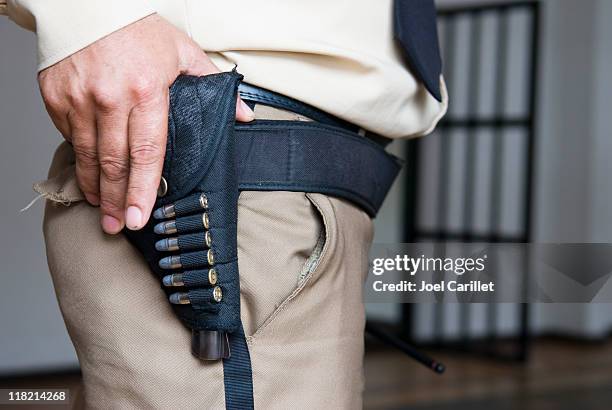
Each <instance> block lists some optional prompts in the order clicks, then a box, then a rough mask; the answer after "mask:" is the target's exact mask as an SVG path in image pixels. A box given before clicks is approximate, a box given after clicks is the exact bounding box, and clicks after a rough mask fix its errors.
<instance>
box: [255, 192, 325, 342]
mask: <svg viewBox="0 0 612 410" xmlns="http://www.w3.org/2000/svg"><path fill="white" fill-rule="evenodd" d="M306 198H307V199H308V201H309V203H310V206H311V207H312V210H313V211H314V214H315V216H316V218H317V220H318V224H319V227H320V230H319V234H318V236H317V239H316V241H315V243H314V246H313V248H312V252H311V253H310V255H309V256H308V257H307V258H306V260H305V262H304V264H303V266H302V267H301V269H300V270H299V272H296V273H295V275H296V277H297V282H296V286H295V287H294V288H293V290H292V291H291V292H290V293H289V294H287V296H286V297H285V298H284V299H283V300H282V302H281V303H280V304H278V305H277V306H276V308H275V309H274V310H273V311H272V312H271V313H270V315H269V316H267V318H266V320H265V321H264V322H263V323H262V324H261V325H260V326H258V327H257V329H256V330H255V332H254V333H253V334H252V336H251V337H252V338H256V337H257V336H258V335H260V334H261V333H263V332H264V330H265V329H266V328H267V327H269V326H270V324H272V323H273V322H274V321H275V319H276V317H277V316H278V315H279V314H280V313H281V312H282V311H284V310H285V309H290V305H291V303H292V301H293V300H294V299H295V298H296V297H297V296H298V295H300V294H301V293H302V292H305V291H307V289H308V288H309V287H310V286H311V283H312V281H313V279H314V277H316V276H317V275H318V274H320V273H321V271H322V270H324V266H323V265H324V264H325V261H326V259H327V258H328V253H329V252H330V251H329V248H330V244H331V235H332V234H333V231H334V229H330V228H331V226H332V224H333V223H334V220H333V215H331V214H330V210H331V206H328V204H329V199H328V198H327V197H326V196H325V195H322V194H306ZM288 273H289V274H291V273H290V272H288Z"/></svg>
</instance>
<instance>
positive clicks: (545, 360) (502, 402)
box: [0, 340, 612, 410]
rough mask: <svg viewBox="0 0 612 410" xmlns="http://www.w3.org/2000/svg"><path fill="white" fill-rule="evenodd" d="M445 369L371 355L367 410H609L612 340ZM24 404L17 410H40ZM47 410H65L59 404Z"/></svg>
mask: <svg viewBox="0 0 612 410" xmlns="http://www.w3.org/2000/svg"><path fill="white" fill-rule="evenodd" d="M434 355H435V357H436V359H438V360H439V361H442V362H444V363H445V364H446V366H447V371H446V373H445V374H444V375H442V376H438V375H436V374H434V373H433V372H431V371H429V370H427V369H426V368H424V367H422V366H421V365H418V364H416V363H415V362H414V361H413V360H412V359H410V358H408V357H406V356H404V355H403V354H401V353H398V352H396V351H394V350H376V351H372V352H368V354H367V355H366V360H365V369H366V380H367V381H366V391H365V395H364V404H365V408H366V409H371V410H374V409H384V410H393V409H411V410H451V409H452V410H464V409H465V410H467V409H469V410H481V409H483V410H484V409H487V410H489V409H495V410H515V409H516V410H536V409H537V410H576V409H579V410H609V409H611V408H612V342H609V343H602V344H594V343H576V342H568V341H559V340H540V341H538V342H536V343H535V344H534V347H533V350H532V355H531V360H530V362H529V363H528V364H526V365H524V366H521V365H517V364H512V363H501V362H498V361H494V360H491V359H478V358H474V357H467V356H460V355H449V354H440V353H434ZM79 380H80V376H79V375H78V374H75V373H70V372H67V373H61V374H55V375H52V374H50V375H40V376H32V377H20V378H13V379H10V380H9V379H0V387H2V388H7V387H14V388H19V387H20V388H26V387H29V388H36V387H62V388H66V387H67V388H70V389H71V391H73V392H75V391H78V383H79ZM41 408H46V407H43V406H40V405H34V406H28V405H20V406H18V409H20V410H30V409H34V410H40V409H41ZM49 408H61V407H60V406H56V407H49Z"/></svg>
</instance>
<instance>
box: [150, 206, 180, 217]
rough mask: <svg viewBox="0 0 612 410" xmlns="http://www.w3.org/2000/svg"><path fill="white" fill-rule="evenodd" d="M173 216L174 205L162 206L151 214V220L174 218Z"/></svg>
mask: <svg viewBox="0 0 612 410" xmlns="http://www.w3.org/2000/svg"><path fill="white" fill-rule="evenodd" d="M175 215H176V213H175V211H174V204H170V205H164V206H162V207H161V208H157V209H156V210H155V211H154V212H153V218H155V219H167V218H174V216H175Z"/></svg>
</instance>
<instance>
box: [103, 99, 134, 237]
mask: <svg viewBox="0 0 612 410" xmlns="http://www.w3.org/2000/svg"><path fill="white" fill-rule="evenodd" d="M128 118H129V111H128V108H127V107H121V106H115V105H114V104H113V105H108V106H104V105H102V106H98V111H97V113H96V125H97V127H96V129H97V134H98V143H97V150H98V162H99V166H100V178H99V181H100V223H101V225H102V229H103V230H104V231H105V232H106V233H109V234H116V233H118V232H119V231H121V229H123V226H124V224H125V217H124V213H125V192H126V190H127V185H128V175H129V169H130V162H129V161H130V158H129V146H128V139H127V135H128Z"/></svg>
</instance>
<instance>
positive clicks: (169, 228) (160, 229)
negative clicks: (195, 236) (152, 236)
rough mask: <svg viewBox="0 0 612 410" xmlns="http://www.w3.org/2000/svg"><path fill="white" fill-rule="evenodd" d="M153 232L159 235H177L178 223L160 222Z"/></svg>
mask: <svg viewBox="0 0 612 410" xmlns="http://www.w3.org/2000/svg"><path fill="white" fill-rule="evenodd" d="M153 231H154V232H155V233H156V234H158V235H170V234H173V233H176V231H177V230H176V221H174V220H173V221H166V222H160V223H158V224H157V225H155V227H154V228H153Z"/></svg>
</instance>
